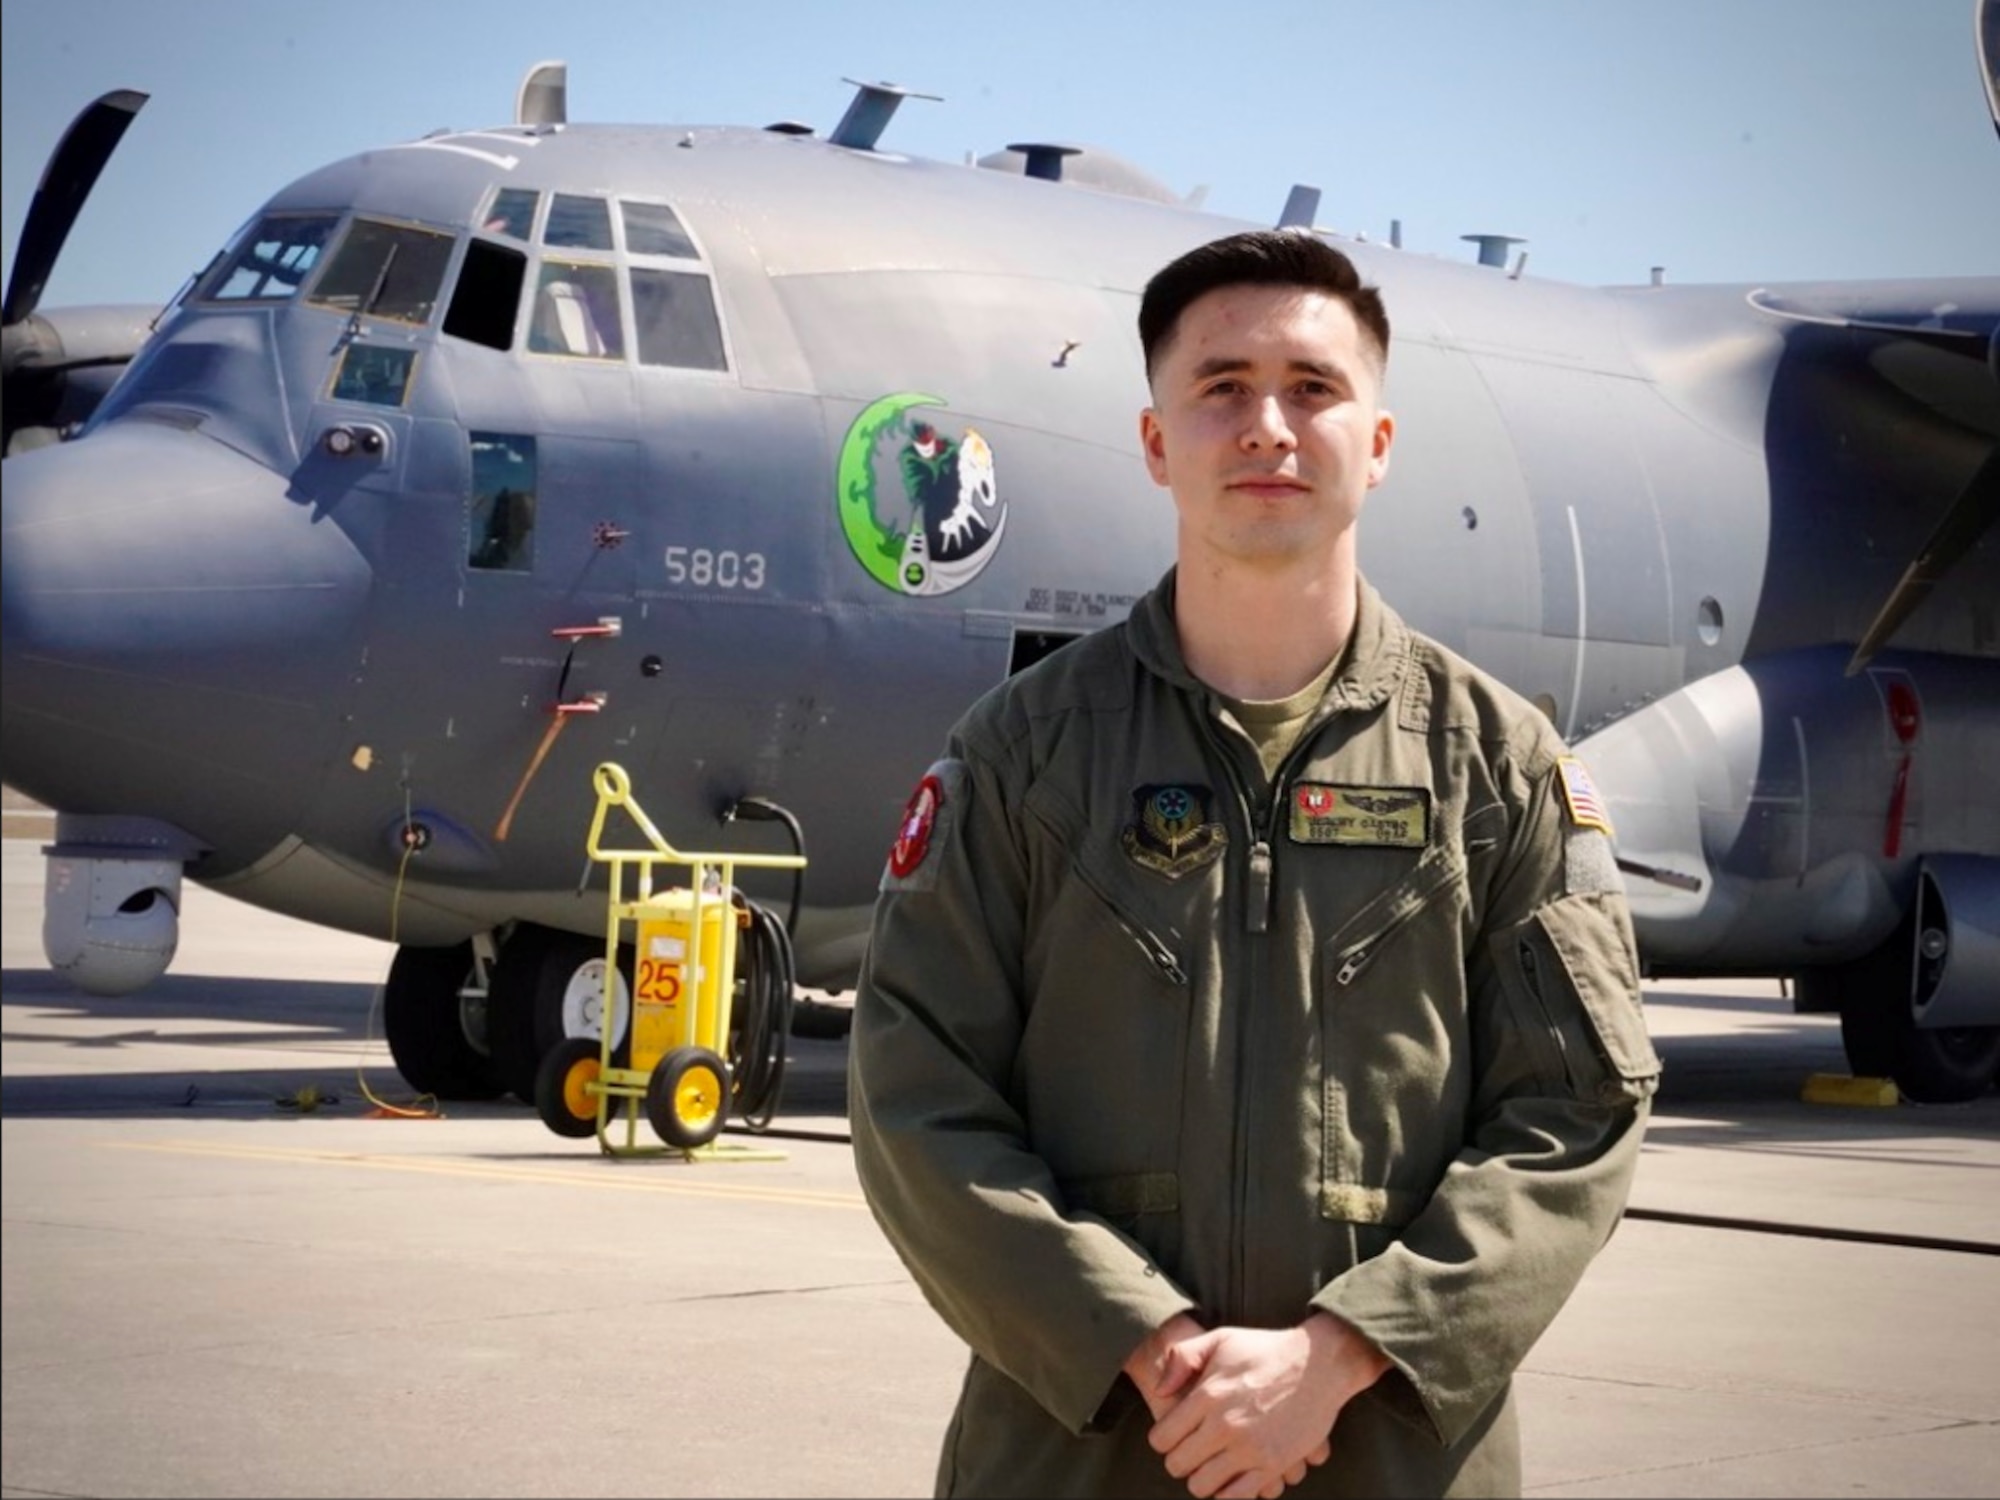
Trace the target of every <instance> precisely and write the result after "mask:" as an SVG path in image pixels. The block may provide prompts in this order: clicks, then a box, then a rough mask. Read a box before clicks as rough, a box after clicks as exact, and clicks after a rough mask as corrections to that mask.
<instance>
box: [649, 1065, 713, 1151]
mask: <svg viewBox="0 0 2000 1500" xmlns="http://www.w3.org/2000/svg"><path fill="white" fill-rule="evenodd" d="M728 1113H729V1065H728V1064H727V1063H725V1062H724V1061H723V1060H722V1059H721V1058H720V1057H718V1056H716V1055H715V1053H713V1052H711V1051H709V1050H708V1048H706V1047H676V1048H674V1050H673V1051H671V1052H669V1053H668V1054H667V1055H666V1056H665V1057H663V1058H661V1059H660V1062H659V1066H657V1067H656V1068H654V1069H653V1072H652V1075H651V1076H650V1077H649V1078H647V1080H646V1118H647V1119H648V1120H649V1121H651V1122H652V1126H653V1130H654V1132H655V1133H656V1134H657V1135H658V1136H659V1137H660V1139H661V1140H663V1141H665V1142H666V1143H667V1144H668V1145H669V1146H676V1147H679V1148H680V1149H681V1150H683V1151H692V1150H694V1149H695V1148H696V1147H697V1146H706V1145H707V1144H708V1143H709V1142H710V1141H712V1140H714V1139H715V1138H716V1137H717V1136H718V1135H720V1134H722V1122H723V1120H724V1119H725V1118H726V1117H727V1115H728Z"/></svg>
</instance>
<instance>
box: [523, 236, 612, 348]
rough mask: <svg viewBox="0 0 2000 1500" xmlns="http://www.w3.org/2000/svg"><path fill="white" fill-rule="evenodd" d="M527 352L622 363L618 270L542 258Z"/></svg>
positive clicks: (605, 266) (581, 262)
mask: <svg viewBox="0 0 2000 1500" xmlns="http://www.w3.org/2000/svg"><path fill="white" fill-rule="evenodd" d="M528 348H529V349H530V350H531V351H532V352H533V353H536V354H567V355H570V356H572V357H573V358H577V359H623V358H624V357H625V331H624V326H623V322H622V319H621V315H620V312H619V305H618V271H617V268H616V267H615V266H610V265H600V264H596V263H594V262H588V261H575V260H554V259H549V260H544V261H543V262H542V274H541V279H540V281H539V282H537V284H536V287H535V313H534V317H533V319H532V320H531V321H530V322H529V324H528Z"/></svg>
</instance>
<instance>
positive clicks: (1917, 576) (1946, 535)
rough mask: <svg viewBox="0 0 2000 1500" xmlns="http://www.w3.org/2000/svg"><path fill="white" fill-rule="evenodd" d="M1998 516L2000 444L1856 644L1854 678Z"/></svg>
mask: <svg viewBox="0 0 2000 1500" xmlns="http://www.w3.org/2000/svg"><path fill="white" fill-rule="evenodd" d="M1996 519H2000V444H1996V445H1995V446H1994V447H1993V448H1991V449H1989V450H1988V451H1987V454H1986V462H1984V463H1983V464H1981V465H1980V466H1979V468H1978V469H1977V470H1976V471H1975V472H1974V473H1973V476H1972V479H1971V480H1970V482H1968V483H1967V485H1966V486H1965V488H1964V489H1963V490H1961V491H1960V492H1959V496H1958V498H1957V499H1956V500H1954V501H1952V504H1951V509H1950V510H1948V511H1946V512H1945V517H1944V519H1943V520H1942V521H1940V522H1939V523H1938V527H1937V530H1935V531H1933V532H1932V533H1931V538H1930V540H1929V541H1927V542H1925V543H1924V549H1923V551H1921V552H1919V553H1918V554H1917V555H1916V557H1915V558H1914V559H1912V561H1911V563H1910V566H1909V567H1908V568H1907V569H1906V570H1904V573H1903V578H1902V581H1901V582H1900V583H1898V584H1897V585H1896V587H1895V590H1894V591H1893V592H1892V593H1891V594H1890V595H1889V597H1888V599H1887V600H1886V601H1885V602H1884V603H1883V605H1882V608H1881V610H1880V612H1878V613H1877V614H1876V616H1875V623H1874V624H1872V625H1870V626H1869V627H1868V633H1867V634H1866V635H1864V636H1863V637H1862V638H1861V644H1860V645H1858V646H1856V647H1855V648H1854V655H1853V657H1852V658H1851V659H1850V660H1849V661H1848V663H1847V675H1848V676H1849V677H1852V676H1853V675H1854V674H1855V673H1856V672H1859V671H1860V670H1861V669H1862V668H1863V667H1865V666H1867V665H1868V663H1869V662H1870V661H1871V660H1873V658H1874V656H1875V653H1876V652H1877V651H1880V650H1881V649H1882V648H1883V647H1884V646H1886V645H1887V644H1888V643H1889V638H1890V637H1891V636H1893V635H1894V634H1895V633H1896V631H1897V630H1898V629H1900V628H1901V626H1902V623H1903V621H1905V620H1906V619H1908V618H1909V617H1910V613H1911V611H1912V610H1914V609H1915V608H1916V607H1917V606H1918V605H1919V604H1921V603H1923V602H1924V597H1925V595H1927V594H1929V593H1930V591H1931V588H1932V586H1933V585H1934V584H1936V583H1938V582H1939V581H1940V580H1942V579H1943V578H1944V576H1945V575H1946V574H1947V573H1949V572H1950V571H1951V570H1952V568H1953V567H1954V566H1955V565H1956V564H1957V562H1958V560H1959V559H1960V558H1961V557H1963V556H1965V554H1966V553H1967V552H1970V551H1971V550H1972V549H1973V548H1974V547H1975V546H1977V545H1978V543H1979V539H1980V538H1981V537H1982V536H1984V535H1985V534H1986V533H1987V531H1988V530H1989V529H1990V528H1991V527H1992V525H1993V523H1994V521H1995V520H1996Z"/></svg>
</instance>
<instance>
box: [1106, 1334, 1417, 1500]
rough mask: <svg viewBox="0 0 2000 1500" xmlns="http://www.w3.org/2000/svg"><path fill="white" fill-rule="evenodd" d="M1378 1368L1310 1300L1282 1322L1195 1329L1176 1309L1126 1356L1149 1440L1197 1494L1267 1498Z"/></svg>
mask: <svg viewBox="0 0 2000 1500" xmlns="http://www.w3.org/2000/svg"><path fill="white" fill-rule="evenodd" d="M1388 1368H1389V1361H1388V1359H1387V1357H1386V1356H1384V1355H1383V1353H1382V1352H1381V1351H1380V1350H1379V1349H1377V1348H1376V1347H1375V1346H1374V1344H1372V1343H1370V1342H1369V1341H1368V1340H1367V1339H1366V1338H1364V1337H1362V1335H1361V1334H1360V1333H1358V1332H1356V1331H1355V1329H1354V1328H1353V1327H1352V1326H1350V1325H1349V1324H1347V1323H1345V1322H1343V1321H1341V1320H1340V1319H1339V1318H1337V1317H1335V1316H1334V1315H1333V1314H1331V1313H1328V1312H1325V1311H1321V1310H1315V1311H1314V1312H1313V1313H1312V1314H1311V1315H1310V1316H1308V1317H1307V1318H1306V1319H1305V1320H1304V1321H1303V1322H1301V1323H1299V1324H1297V1325H1295V1326H1294V1327H1291V1328H1203V1327H1202V1326H1201V1324H1200V1323H1198V1322H1196V1321H1195V1320H1194V1319H1193V1318H1192V1317H1190V1316H1189V1315H1188V1314H1186V1313H1179V1314H1176V1315H1175V1316H1174V1317H1172V1318H1169V1319H1168V1320H1167V1321H1166V1322H1165V1323H1163V1324H1161V1325H1160V1327H1159V1328H1158V1329H1157V1330H1155V1331H1154V1333H1153V1334H1152V1335H1151V1336H1150V1337H1148V1338H1147V1339H1146V1340H1145V1341H1144V1342H1143V1343H1141V1344H1140V1345H1139V1347H1138V1348H1137V1349H1135V1350H1133V1351H1132V1354H1131V1357H1130V1358H1128V1359H1127V1360H1126V1361H1125V1373H1126V1374H1127V1375H1129V1376H1131V1377H1132V1382H1133V1384H1135V1385H1136V1386H1138V1388H1139V1394H1140V1395H1141V1396H1143V1397H1144V1398H1145V1400H1146V1406H1147V1409H1148V1410H1150V1411H1151V1412H1152V1414H1153V1428H1152V1431H1151V1433H1150V1434H1149V1435H1148V1441H1149V1442H1150V1443H1151V1444H1152V1445H1153V1449H1154V1451H1155V1452H1157V1453H1159V1454H1160V1455H1161V1456H1162V1457H1163V1459H1164V1461H1165V1463H1166V1468H1167V1472H1168V1473H1169V1474H1171V1475H1173V1476H1174V1478H1176V1479H1182V1480H1185V1481H1186V1482H1187V1487H1188V1493H1189V1494H1191V1495H1193V1496H1195V1497H1196V1500H1211V1497H1219V1500H1251V1497H1260V1500H1278V1497H1279V1496H1281V1495H1283V1494H1284V1492H1285V1490H1286V1489H1287V1488H1289V1487H1290V1486H1292V1485H1295V1484H1297V1483H1298V1482H1299V1481H1300V1480H1302V1479H1304V1478H1305V1476H1306V1470H1307V1469H1308V1468H1311V1467H1313V1466H1315V1465H1318V1464H1323V1463H1325V1462H1326V1461H1327V1458H1328V1456H1329V1454H1330V1451H1331V1450H1330V1447H1329V1444H1328V1434H1329V1433H1330V1432H1331V1431H1332V1430H1333V1424H1334V1419H1335V1418H1337V1417H1338V1416H1339V1415H1340V1412H1341V1409H1342V1408H1343V1407H1345V1406H1346V1405H1347V1403H1348V1402H1349V1401H1350V1400H1352V1399H1353V1398H1354V1396H1355V1395H1357V1394H1358V1393H1359V1392H1361V1391H1363V1390H1366V1389H1367V1388H1368V1387H1369V1386H1371V1385H1373V1384H1374V1383H1375V1382H1376V1381H1377V1380H1378V1379H1380V1378H1381V1376H1382V1373H1383V1371H1385V1370H1387V1369H1388Z"/></svg>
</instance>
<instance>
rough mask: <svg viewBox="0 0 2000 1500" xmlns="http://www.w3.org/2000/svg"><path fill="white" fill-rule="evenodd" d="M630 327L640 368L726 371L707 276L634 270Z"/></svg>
mask: <svg viewBox="0 0 2000 1500" xmlns="http://www.w3.org/2000/svg"><path fill="white" fill-rule="evenodd" d="M632 323H633V326H634V328H635V329H636V330H637V333H638V339H639V363H641V364H644V365H674V366H677V367H679V368H680V369H683V370H726V369H728V368H729V361H728V360H727V359H725V358H724V357H723V353H722V329H721V327H720V326H719V325H718V324H717V323H716V320H715V294H714V292H713V291H712V290H711V289H710V287H709V284H708V278H707V277H706V276H703V275H701V274H700V273H698V272H694V271H655V270H651V269H648V268H647V267H645V266H634V267H633V268H632Z"/></svg>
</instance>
